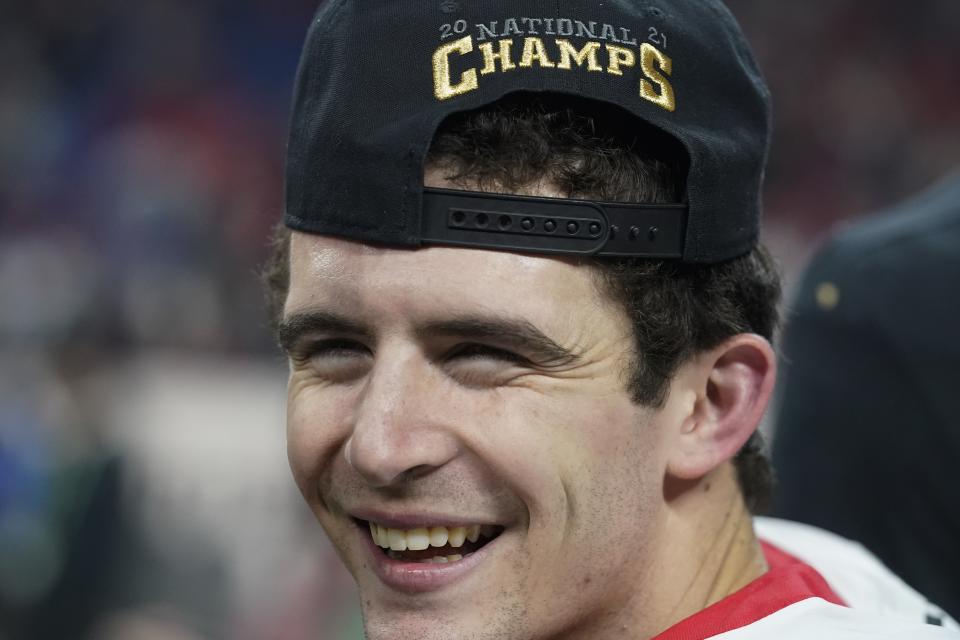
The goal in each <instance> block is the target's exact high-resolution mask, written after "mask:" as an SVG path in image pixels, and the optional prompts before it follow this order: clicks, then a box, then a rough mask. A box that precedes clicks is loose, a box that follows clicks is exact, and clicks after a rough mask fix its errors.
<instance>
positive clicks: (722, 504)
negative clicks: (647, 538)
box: [649, 465, 768, 633]
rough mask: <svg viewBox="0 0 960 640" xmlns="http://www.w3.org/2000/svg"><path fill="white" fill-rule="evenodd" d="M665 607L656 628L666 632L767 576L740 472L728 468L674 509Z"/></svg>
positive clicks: (668, 532) (661, 604) (668, 534)
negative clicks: (741, 488)
mask: <svg viewBox="0 0 960 640" xmlns="http://www.w3.org/2000/svg"><path fill="white" fill-rule="evenodd" d="M665 534H666V536H665V537H664V538H663V539H664V541H665V543H666V545H667V546H666V548H665V551H664V554H663V557H664V559H665V560H666V562H665V563H658V564H659V568H660V569H661V571H663V572H664V574H663V576H662V581H661V584H664V585H670V587H672V588H669V589H663V590H660V591H659V592H660V593H661V594H662V596H661V597H660V598H659V600H660V602H658V603H657V604H658V605H659V606H654V607H653V608H652V609H651V611H659V612H662V614H661V615H658V616H656V619H655V620H651V622H652V623H654V624H653V625H652V626H651V627H649V628H651V629H653V630H656V631H657V632H658V633H659V631H663V630H666V629H668V628H669V627H671V626H673V625H674V624H676V623H677V622H679V621H681V620H683V619H685V618H687V617H689V616H691V615H693V614H695V613H697V612H698V611H701V610H703V609H705V608H707V607H709V606H710V605H712V604H714V603H715V602H718V601H720V600H722V599H723V598H725V597H727V596H729V595H730V594H732V593H734V592H736V591H738V590H739V589H742V588H743V587H745V586H746V585H748V584H749V583H750V582H752V581H753V580H755V579H757V578H759V577H760V576H762V575H763V574H764V573H766V571H767V569H768V567H767V563H766V559H765V558H764V556H763V550H762V549H761V547H760V543H759V541H758V540H757V537H756V534H755V533H754V531H753V519H752V517H751V514H750V512H749V511H748V510H747V508H746V505H745V504H744V502H743V497H742V495H741V493H740V489H739V485H738V484H737V481H736V472H735V470H734V469H733V467H732V465H725V467H724V468H721V469H718V470H717V471H716V472H714V474H711V476H710V477H708V478H704V479H702V480H701V481H700V482H698V483H697V484H696V486H694V487H693V488H691V489H690V490H689V491H687V492H685V494H684V495H682V496H679V497H677V499H676V500H675V501H674V503H673V504H672V505H671V515H670V517H668V519H667V525H666V531H665Z"/></svg>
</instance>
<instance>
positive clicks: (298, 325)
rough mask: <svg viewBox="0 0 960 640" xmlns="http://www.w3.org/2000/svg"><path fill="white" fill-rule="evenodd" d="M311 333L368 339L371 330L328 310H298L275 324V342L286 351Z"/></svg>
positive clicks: (371, 333)
mask: <svg viewBox="0 0 960 640" xmlns="http://www.w3.org/2000/svg"><path fill="white" fill-rule="evenodd" d="M311 333H336V334H340V335H344V334H346V335H352V336H356V337H359V338H366V339H370V338H371V337H372V336H373V331H371V330H370V327H368V326H367V325H365V324H363V323H361V322H357V321H355V320H351V319H350V318H347V317H346V316H342V315H340V314H337V313H334V312H330V311H320V310H311V311H298V312H296V313H292V314H290V315H289V316H288V317H286V318H284V319H283V320H281V321H280V324H279V325H278V326H277V342H279V343H280V347H281V348H282V349H283V350H284V351H286V352H287V353H289V352H291V351H292V350H293V349H294V348H295V347H296V346H297V343H298V342H299V341H300V340H302V339H303V337H304V336H306V335H309V334H311Z"/></svg>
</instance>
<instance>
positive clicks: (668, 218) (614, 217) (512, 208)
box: [420, 187, 687, 258]
mask: <svg viewBox="0 0 960 640" xmlns="http://www.w3.org/2000/svg"><path fill="white" fill-rule="evenodd" d="M422 211H423V215H422V218H421V228H420V239H421V241H422V242H423V243H424V244H445V245H457V246H467V247H477V248H482V249H499V250H512V251H530V252H534V253H554V254H581V255H596V256H608V257H644V258H680V257H682V256H683V248H684V237H685V236H684V233H685V229H686V223H687V205H685V204H632V203H630V204H627V203H609V202H606V203H604V202H593V201H590V200H566V199H561V198H543V197H536V196H515V195H504V194H496V193H486V192H475V191H457V190H452V189H434V188H429V187H427V188H424V190H423V208H422Z"/></svg>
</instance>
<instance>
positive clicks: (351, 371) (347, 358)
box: [291, 340, 371, 382]
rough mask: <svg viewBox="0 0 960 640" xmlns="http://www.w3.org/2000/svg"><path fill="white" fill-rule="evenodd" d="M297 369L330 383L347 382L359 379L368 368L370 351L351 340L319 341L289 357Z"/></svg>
mask: <svg viewBox="0 0 960 640" xmlns="http://www.w3.org/2000/svg"><path fill="white" fill-rule="evenodd" d="M291 357H292V359H293V361H294V362H295V364H296V366H297V367H298V368H303V369H306V370H309V371H311V372H312V373H313V374H314V375H317V376H320V377H321V378H324V379H327V380H329V381H331V382H348V381H350V380H354V379H356V378H359V377H361V376H362V375H364V374H365V373H366V371H367V370H368V369H369V368H370V361H371V353H370V350H369V349H368V348H367V347H366V346H365V345H363V344H361V343H359V342H354V341H352V340H321V341H318V342H314V343H311V344H308V345H305V346H304V348H303V351H302V352H301V353H300V354H295V355H292V356H291Z"/></svg>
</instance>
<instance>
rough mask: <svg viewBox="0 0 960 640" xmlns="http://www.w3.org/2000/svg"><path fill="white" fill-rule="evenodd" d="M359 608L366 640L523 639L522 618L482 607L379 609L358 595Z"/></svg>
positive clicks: (377, 604)
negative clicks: (360, 604) (361, 613)
mask: <svg viewBox="0 0 960 640" xmlns="http://www.w3.org/2000/svg"><path fill="white" fill-rule="evenodd" d="M360 597H361V603H362V606H361V609H362V612H363V627H364V631H365V633H366V638H367V640H493V639H497V640H508V639H510V638H522V637H525V636H524V635H523V634H522V633H521V632H520V628H519V625H520V624H521V621H522V620H523V616H522V615H519V616H515V614H514V612H508V611H488V610H486V607H481V608H478V607H471V606H470V605H469V603H464V604H463V605H462V606H456V607H453V606H450V607H446V608H440V607H436V608H434V607H431V608H430V609H428V610H411V609H399V608H396V607H391V606H382V605H381V604H380V603H379V602H377V601H376V600H374V599H368V598H367V597H366V596H365V595H364V594H363V593H362V592H361V594H360Z"/></svg>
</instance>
